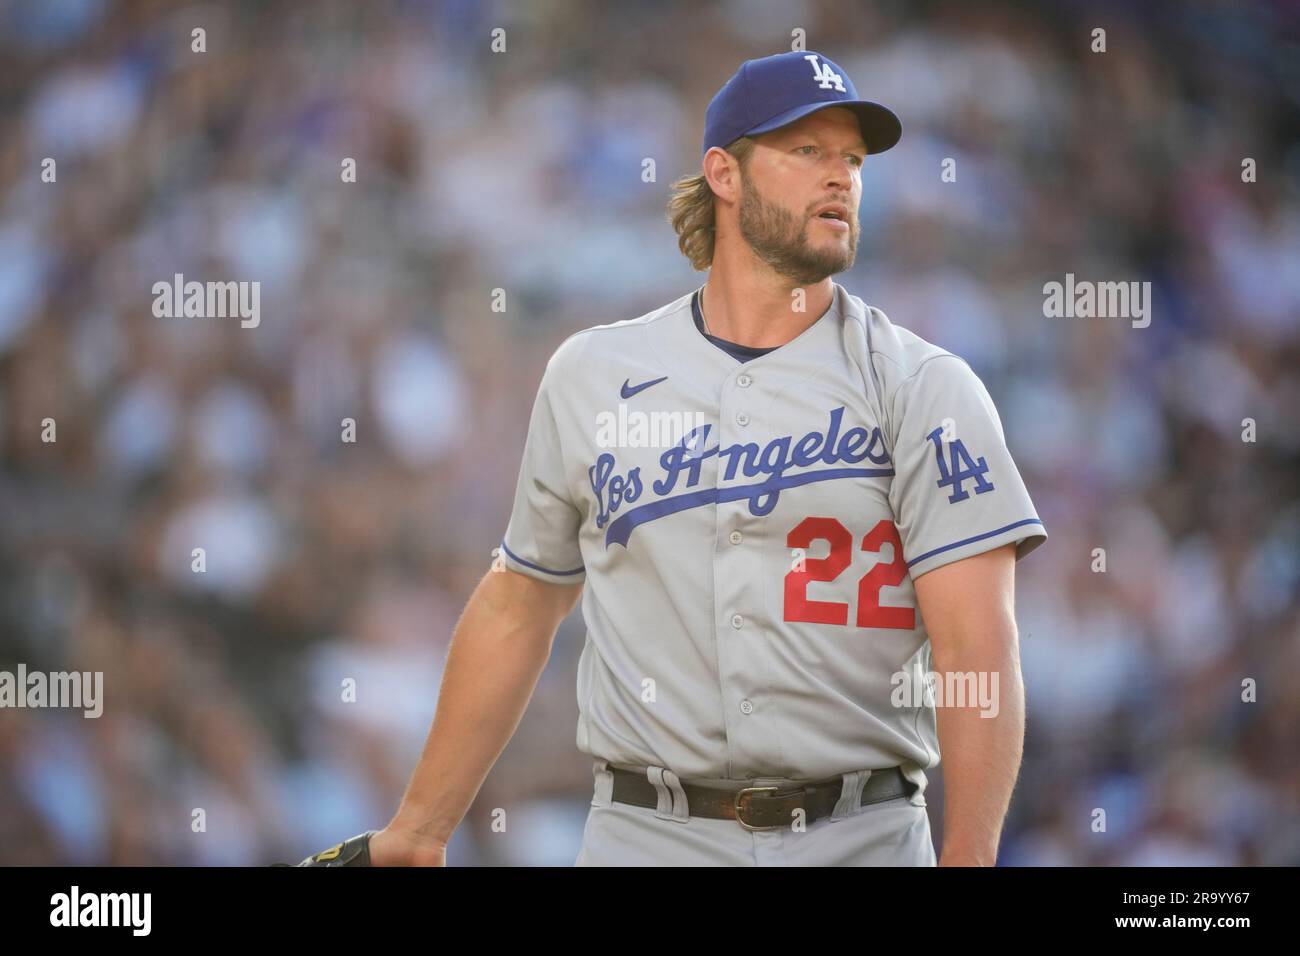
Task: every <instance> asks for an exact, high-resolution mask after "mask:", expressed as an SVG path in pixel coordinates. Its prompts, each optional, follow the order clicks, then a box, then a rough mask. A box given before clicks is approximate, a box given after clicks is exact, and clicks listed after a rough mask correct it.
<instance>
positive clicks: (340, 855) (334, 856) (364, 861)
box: [279, 830, 379, 866]
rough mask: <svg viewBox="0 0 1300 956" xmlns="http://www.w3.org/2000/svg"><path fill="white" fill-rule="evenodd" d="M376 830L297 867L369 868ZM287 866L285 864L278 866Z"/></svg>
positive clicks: (358, 836) (339, 845) (362, 834)
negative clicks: (372, 841)
mask: <svg viewBox="0 0 1300 956" xmlns="http://www.w3.org/2000/svg"><path fill="white" fill-rule="evenodd" d="M378 832H379V831H378V830H367V831H366V832H365V833H361V834H358V835H357V836H354V837H352V838H351V839H348V840H344V841H343V842H342V843H337V844H335V845H334V846H332V847H330V848H329V849H328V850H321V851H320V852H319V853H315V854H313V855H311V856H309V857H307V859H305V860H303V861H302V862H301V863H299V864H297V865H298V866H370V838H371V837H372V836H374V835H375V834H376V833H378ZM279 865H280V866H288V865H289V864H287V863H282V864H279Z"/></svg>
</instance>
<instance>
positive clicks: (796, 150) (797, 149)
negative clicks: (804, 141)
mask: <svg viewBox="0 0 1300 956" xmlns="http://www.w3.org/2000/svg"><path fill="white" fill-rule="evenodd" d="M816 148H817V147H816V146H798V147H796V148H795V152H796V153H797V152H801V151H803V150H805V149H816ZM804 155H805V156H809V155H811V154H810V153H804Z"/></svg>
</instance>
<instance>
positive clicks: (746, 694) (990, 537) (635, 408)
mask: <svg viewBox="0 0 1300 956" xmlns="http://www.w3.org/2000/svg"><path fill="white" fill-rule="evenodd" d="M833 285H834V295H833V297H832V303H831V306H830V308H829V309H828V310H827V311H826V313H825V314H823V315H822V316H821V317H820V318H819V319H818V320H817V321H816V322H814V323H813V324H812V325H811V326H810V327H809V328H807V329H806V330H805V331H804V332H802V333H801V334H800V335H799V336H798V337H796V338H795V339H793V340H791V341H790V342H788V343H786V344H785V345H782V346H780V347H779V348H776V349H774V350H773V351H771V352H768V353H767V354H765V355H761V356H759V357H757V358H754V359H752V360H750V361H747V362H744V363H741V362H738V361H737V359H736V358H734V357H732V356H730V355H728V354H726V353H725V352H723V351H722V350H720V349H719V348H717V347H715V346H714V345H713V344H712V343H710V342H709V341H707V340H706V339H705V338H704V337H703V335H701V334H700V331H699V330H698V329H697V328H696V327H695V324H694V322H693V320H692V313H691V301H692V297H691V295H685V296H683V297H681V298H680V299H678V300H676V301H675V302H672V303H670V304H668V305H666V306H664V307H662V308H660V309H657V310H655V311H653V312H650V313H648V314H646V315H643V316H641V317H640V318H636V319H631V320H628V321H623V322H615V323H612V324H610V325H600V326H596V327H594V328H590V329H586V330H584V331H581V332H578V333H576V334H574V335H572V336H570V337H569V338H568V339H566V340H565V341H564V342H563V343H562V344H561V345H560V346H559V348H558V349H556V351H555V353H554V354H553V355H552V357H551V359H550V361H549V362H548V364H547V366H546V371H545V373H544V374H543V376H542V381H541V385H540V387H539V389H538V392H537V397H536V400H535V403H534V406H533V411H532V417H531V421H530V425H529V431H528V438H527V441H526V443H525V447H524V455H523V462H522V465H521V467H520V471H519V481H518V485H517V488H516V492H515V499H514V507H513V511H512V513H511V516H510V522H509V526H508V527H507V530H506V533H505V537H504V539H503V542H502V547H501V551H500V561H501V563H502V564H504V566H505V567H508V568H510V569H512V570H514V571H517V572H519V573H522V574H526V575H530V576H532V577H534V578H537V579H539V580H542V581H548V582H554V583H557V584H574V583H578V582H583V583H584V588H583V596H582V615H583V619H584V621H585V623H586V628H587V637H586V643H585V646H584V648H583V652H582V656H581V658H580V660H579V665H578V705H579V712H580V716H579V720H578V733H577V744H578V748H579V749H580V750H581V751H583V752H584V753H587V754H590V755H591V756H593V757H597V758H604V759H606V760H608V761H609V762H610V763H611V764H613V765H623V766H629V767H645V766H653V767H664V768H667V769H670V770H672V771H674V772H675V773H676V774H677V775H678V777H680V778H681V779H683V780H691V779H700V780H704V779H713V778H725V779H734V780H741V779H751V778H754V777H767V776H773V777H785V778H790V779H793V780H805V779H817V778H823V777H827V776H831V775H834V774H839V773H845V772H849V771H854V770H860V769H868V768H879V767H889V766H894V765H900V764H901V765H903V766H904V768H905V770H907V769H910V770H911V771H912V772H910V773H909V776H913V775H914V773H916V772H917V768H925V767H931V766H934V765H936V764H937V763H938V760H939V747H938V739H937V731H936V720H935V707H934V704H935V701H934V699H933V698H931V697H928V696H927V695H926V694H923V693H911V694H908V693H900V692H901V691H906V690H907V689H908V688H912V689H915V688H918V687H920V686H922V683H921V682H922V681H923V680H924V675H925V674H927V673H928V672H929V671H930V670H931V666H930V642H929V638H928V636H927V634H926V629H925V624H924V622H923V621H922V619H921V615H920V613H919V611H918V610H917V603H916V591H915V588H914V585H913V582H914V581H915V579H916V578H917V577H919V576H920V575H922V574H924V573H925V572H927V571H932V570H934V569H935V568H937V567H941V566H942V565H945V564H948V563H949V562H952V561H958V560H960V559H962V558H967V557H970V556H972V555H975V554H979V553H981V552H984V551H988V550H991V549H993V548H998V547H1001V546H1003V545H1006V544H1009V543H1012V542H1015V543H1016V545H1017V547H1016V556H1017V558H1021V557H1024V556H1025V555H1026V554H1028V553H1029V552H1030V551H1032V550H1033V549H1034V548H1036V547H1037V546H1038V545H1039V544H1041V543H1042V542H1043V541H1045V540H1046V538H1047V534H1046V529H1045V528H1044V526H1043V523H1042V522H1041V521H1040V520H1039V518H1038V515H1037V513H1036V511H1035V508H1034V504H1033V502H1032V501H1031V500H1030V497H1029V494H1028V492H1027V491H1026V489H1025V485H1024V482H1023V481H1022V480H1021V477H1020V474H1019V472H1018V471H1017V469H1016V466H1015V463H1014V462H1013V461H1012V458H1011V454H1010V453H1009V451H1008V450H1007V446H1006V442H1005V439H1004V435H1003V430H1002V424H1001V421H1000V420H999V418H998V414H997V411H996V409H995V408H994V405H993V402H992V399H991V398H990V397H989V394H988V392H987V390H986V389H985V387H984V385H983V383H982V382H981V381H980V380H979V378H978V377H977V376H976V375H975V373H974V372H973V371H972V370H971V369H970V367H969V366H968V365H967V364H966V362H965V361H964V360H962V359H961V358H959V357H957V356H955V355H953V354H952V353H950V352H947V351H945V350H943V349H941V348H939V347H937V346H935V345H932V344H930V343H928V342H926V341H924V340H923V339H921V338H919V337H918V336H916V335H914V334H912V333H911V332H908V331H907V330H906V329H902V328H900V327H898V326H895V325H893V324H892V323H891V322H890V321H889V319H888V318H887V317H886V316H885V314H884V313H883V312H881V311H880V310H879V309H876V308H874V307H870V306H867V305H865V304H864V303H863V302H862V300H860V299H858V298H857V297H856V296H853V295H851V294H849V293H848V292H846V291H845V290H844V288H843V287H842V286H840V285H839V284H838V283H834V284H833ZM920 778H921V780H923V779H924V775H923V774H920Z"/></svg>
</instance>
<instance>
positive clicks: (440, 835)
mask: <svg viewBox="0 0 1300 956" xmlns="http://www.w3.org/2000/svg"><path fill="white" fill-rule="evenodd" d="M502 573H509V572H502ZM502 573H492V574H488V575H487V576H486V577H485V578H484V579H483V581H482V582H480V584H479V586H478V588H477V589H476V590H475V592H474V596H473V597H472V598H471V599H470V602H469V604H468V605H467V607H466V609H465V613H464V614H463V615H462V617H461V619H460V622H459V623H458V624H457V626H456V630H455V632H454V633H453V635H452V641H451V648H450V651H449V653H448V656H447V663H446V668H445V670H444V673H443V678H442V686H441V689H440V691H439V694H438V706H437V710H436V713H435V715H434V720H433V726H432V727H431V728H430V730H429V735H428V737H427V739H426V740H425V744H424V750H423V753H422V754H421V756H420V759H419V762H418V763H417V764H416V767H415V771H414V772H413V774H412V775H411V780H410V783H409V784H408V785H407V788H406V793H405V795H404V796H403V798H402V803H401V806H400V808H399V809H398V812H397V817H396V818H395V821H394V822H395V823H398V824H399V825H400V826H402V827H404V828H406V829H409V830H413V831H416V832H418V833H420V834H421V835H423V836H425V837H432V838H435V839H437V840H439V841H442V842H444V843H445V842H446V841H447V840H449V839H450V837H451V833H452V831H453V830H455V828H456V827H457V825H459V823H460V821H461V820H462V819H463V818H464V816H465V814H466V813H467V812H468V811H469V808H470V805H471V804H472V803H473V802H474V797H475V795H476V794H477V793H478V791H479V788H480V787H482V785H483V781H484V780H485V779H486V778H487V775H488V772H489V771H490V770H491V769H492V765H493V764H494V763H496V760H497V758H498V757H499V756H500V755H501V752H502V750H504V749H505V746H506V744H507V743H508V742H509V740H510V738H511V736H512V735H513V734H514V732H515V728H516V727H518V725H519V721H520V719H521V718H522V717H523V714H524V711H525V709H526V708H527V706H528V701H529V699H530V698H531V697H532V694H533V689H534V688H535V687H536V685H537V680H538V678H539V676H540V675H541V673H542V670H543V669H544V668H545V666H546V660H547V658H548V657H549V656H550V649H551V642H552V640H553V639H554V636H555V625H554V624H551V623H550V617H549V616H547V615H540V616H539V615H538V614H537V613H536V611H535V608H534V607H533V606H532V605H530V604H528V603H526V602H525V601H523V600H522V596H521V595H520V593H519V591H518V590H517V588H516V589H514V590H512V589H511V588H509V587H506V586H505V585H506V583H507V582H506V581H505V580H504V579H503V578H502V577H501V574H502ZM561 616H562V615H561Z"/></svg>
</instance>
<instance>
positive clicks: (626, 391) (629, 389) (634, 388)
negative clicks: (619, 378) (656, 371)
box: [618, 375, 668, 398]
mask: <svg viewBox="0 0 1300 956" xmlns="http://www.w3.org/2000/svg"><path fill="white" fill-rule="evenodd" d="M630 381H631V379H626V378H625V379H623V387H622V388H620V389H619V390H618V393H619V394H620V395H622V396H623V397H624V398H631V397H632V396H633V395H635V394H636V393H637V392H644V391H645V390H646V389H647V388H649V387H650V386H651V385H658V384H659V383H660V382H666V381H668V376H667V375H665V376H664V377H663V378H655V379H651V380H650V381H648V382H642V383H641V384H640V385H631V386H629V385H628V382H630Z"/></svg>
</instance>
